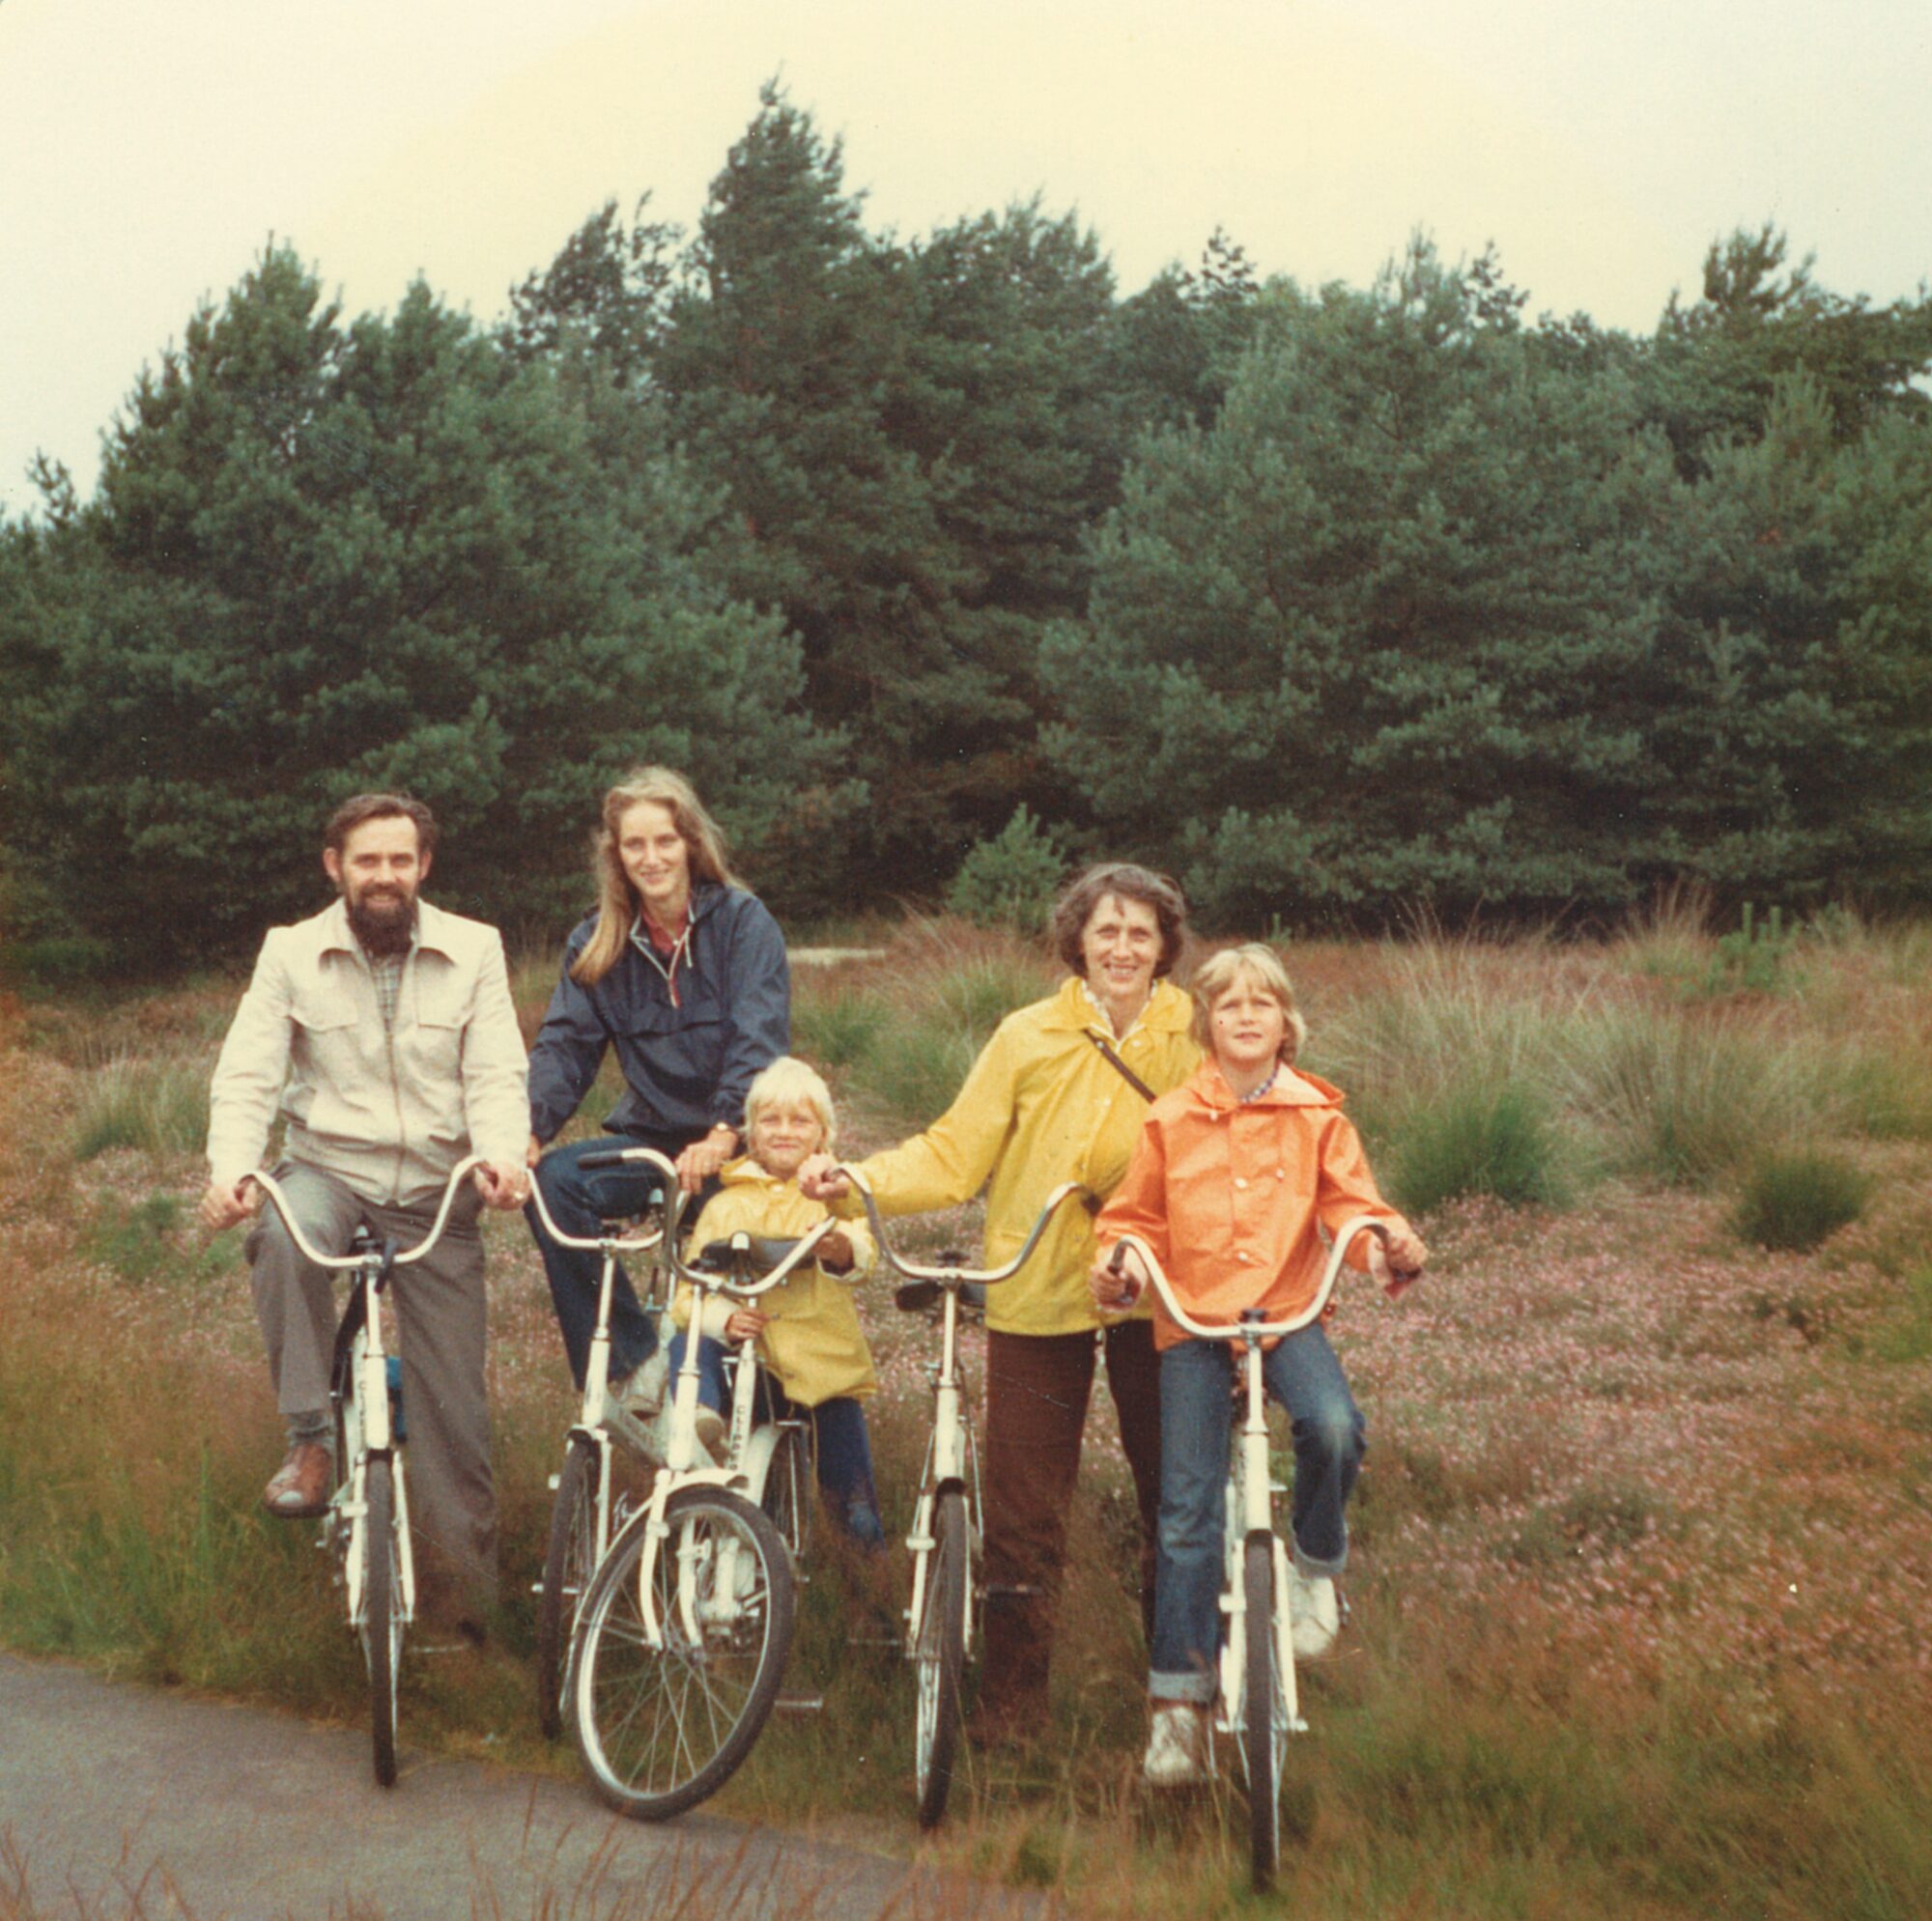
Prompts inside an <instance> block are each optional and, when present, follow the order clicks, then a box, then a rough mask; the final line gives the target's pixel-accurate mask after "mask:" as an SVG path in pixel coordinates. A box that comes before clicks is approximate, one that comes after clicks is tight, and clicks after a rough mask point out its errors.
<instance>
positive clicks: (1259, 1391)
mask: <svg viewBox="0 0 1932 1921" xmlns="http://www.w3.org/2000/svg"><path fill="white" fill-rule="evenodd" d="M1241 1365H1242V1370H1243V1392H1244V1397H1245V1399H1246V1404H1247V1405H1246V1413H1245V1416H1244V1418H1243V1420H1242V1422H1241V1429H1240V1434H1239V1436H1238V1440H1237V1444H1236V1452H1235V1457H1234V1460H1233V1462H1232V1463H1231V1467H1230V1472H1229V1476H1228V1492H1227V1500H1226V1522H1225V1527H1226V1534H1225V1550H1224V1552H1225V1567H1226V1576H1225V1579H1224V1582H1223V1586H1222V1594H1221V1605H1222V1606H1223V1607H1224V1608H1225V1609H1226V1610H1227V1614H1228V1626H1227V1632H1226V1634H1225V1635H1224V1636H1223V1637H1222V1643H1221V1697H1220V1717H1219V1725H1220V1728H1221V1731H1222V1732H1223V1733H1224V1734H1235V1733H1238V1732H1239V1724H1238V1722H1237V1720H1236V1716H1235V1713H1234V1704H1235V1703H1236V1702H1237V1701H1239V1700H1241V1698H1242V1690H1243V1688H1244V1687H1245V1684H1246V1672H1247V1670H1246V1662H1247V1637H1248V1636H1249V1634H1251V1633H1261V1634H1272V1635H1273V1637H1274V1644H1275V1647H1274V1656H1275V1659H1274V1664H1275V1669H1276V1672H1277V1673H1278V1674H1279V1675H1280V1676H1281V1691H1282V1704H1283V1707H1284V1709H1285V1710H1286V1713H1287V1717H1288V1728H1289V1731H1290V1732H1291V1733H1293V1734H1305V1733H1307V1731H1308V1724H1307V1722H1306V1721H1304V1720H1303V1719H1302V1718H1301V1709H1300V1702H1299V1698H1298V1696H1297V1694H1296V1689H1295V1675H1294V1644H1293V1632H1292V1624H1291V1622H1290V1620H1289V1599H1288V1596H1289V1566H1290V1564H1289V1556H1288V1547H1287V1544H1286V1543H1285V1542H1284V1541H1283V1540H1282V1539H1281V1537H1280V1536H1279V1535H1278V1534H1276V1533H1275V1531H1274V1492H1275V1489H1274V1483H1273V1477H1272V1472H1271V1469H1270V1466H1269V1461H1268V1432H1267V1402H1266V1395H1265V1391H1264V1381H1263V1375H1262V1355H1261V1348H1260V1346H1259V1344H1258V1343H1257V1342H1255V1341H1253V1340H1252V1339H1250V1340H1248V1341H1246V1342H1243V1344H1242V1349H1241ZM1258 1539H1259V1540H1265V1541H1266V1542H1267V1544H1268V1552H1269V1559H1270V1561H1271V1563H1272V1573H1273V1579H1272V1581H1271V1583H1270V1592H1271V1594H1272V1596H1273V1600H1274V1605H1273V1607H1272V1609H1271V1610H1270V1615H1271V1618H1270V1619H1268V1620H1266V1621H1259V1622H1256V1621H1250V1620H1249V1619H1248V1618H1247V1613H1248V1604H1247V1592H1246V1583H1245V1581H1244V1580H1243V1578H1242V1568H1243V1563H1244V1560H1245V1558H1246V1550H1247V1544H1248V1542H1249V1541H1251V1540H1258ZM1245 1711H1246V1712H1247V1713H1249V1714H1255V1713H1262V1714H1266V1713H1269V1712H1271V1711H1272V1709H1271V1704H1269V1703H1268V1702H1265V1701H1262V1702H1255V1701H1250V1702H1248V1703H1247V1704H1246V1709H1245Z"/></svg>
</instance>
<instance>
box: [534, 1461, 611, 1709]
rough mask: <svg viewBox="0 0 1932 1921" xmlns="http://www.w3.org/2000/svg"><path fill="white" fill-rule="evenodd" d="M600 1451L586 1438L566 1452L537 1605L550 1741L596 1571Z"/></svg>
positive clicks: (540, 1679)
mask: <svg viewBox="0 0 1932 1921" xmlns="http://www.w3.org/2000/svg"><path fill="white" fill-rule="evenodd" d="M598 1469H599V1462H598V1458H597V1449H596V1447H595V1445H594V1444H593V1443H591V1442H589V1441H586V1440H584V1439H583V1438H582V1436H581V1435H574V1436H572V1438H571V1442H570V1445H569V1447H567V1448H566V1449H565V1450H564V1455H563V1472H562V1473H561V1474H559V1475H558V1476H557V1478H556V1499H555V1501H554V1503H553V1504H552V1507H551V1511H550V1543H549V1545H548V1547H547V1548H546V1549H545V1551H544V1569H543V1591H542V1593H541V1595H540V1596H538V1599H537V1725H538V1727H540V1728H541V1729H542V1730H543V1735H544V1738H545V1739H546V1740H553V1741H554V1740H555V1739H556V1738H557V1737H558V1736H559V1735H561V1734H562V1733H563V1691H564V1688H565V1687H566V1686H567V1685H568V1684H569V1656H570V1644H571V1640H572V1637H573V1635H574V1633H575V1631H576V1627H577V1616H578V1612H579V1610H580V1609H581V1608H582V1604H583V1596H584V1594H585V1592H586V1590H587V1589H588V1588H589V1586H590V1578H591V1576H592V1575H593V1574H594V1573H595V1572H596V1571H597V1502H598V1495H599V1487H600V1483H601V1479H602V1477H601V1476H600V1474H599V1472H598Z"/></svg>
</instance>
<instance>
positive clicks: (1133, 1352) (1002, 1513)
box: [980, 1320, 1160, 1726]
mask: <svg viewBox="0 0 1932 1921" xmlns="http://www.w3.org/2000/svg"><path fill="white" fill-rule="evenodd" d="M1101 1342H1103V1343H1104V1345H1105V1348H1106V1355H1107V1385H1108V1387H1109V1388H1110V1389H1111V1390H1112V1392H1113V1397H1114V1410H1115V1412H1116V1413H1117V1414H1118V1415H1119V1417H1120V1422H1121V1443H1122V1447H1123V1448H1124V1449H1125V1451H1126V1456H1127V1465H1128V1467H1129V1468H1130V1469H1131V1470H1132V1471H1133V1477H1134V1496H1135V1500H1136V1503H1137V1505H1138V1506H1139V1508H1140V1518H1141V1552H1140V1588H1141V1623H1142V1625H1143V1627H1144V1628H1148V1629H1149V1631H1151V1626H1150V1624H1151V1616H1152V1607H1153V1558H1154V1525H1155V1522H1156V1520H1157V1519H1158V1517H1159V1512H1160V1364H1159V1362H1158V1360H1157V1359H1156V1357H1155V1355H1154V1351H1153V1328H1152V1325H1151V1323H1150V1322H1148V1321H1145V1320H1135V1321H1123V1322H1118V1323H1116V1324H1115V1325H1114V1326H1112V1327H1109V1328H1108V1329H1106V1331H1105V1332H1104V1334H1103V1335H1102V1336H1101ZM1095 1344H1096V1343H1095V1341H1094V1336H1093V1335H1091V1334H988V1335H987V1337H986V1488H985V1500H986V1655H985V1666H984V1669H983V1673H982V1679H981V1681H980V1713H981V1714H982V1715H983V1716H984V1717H985V1718H986V1719H987V1720H989V1721H1010V1722H1018V1723H1022V1724H1031V1725H1033V1726H1038V1725H1039V1724H1040V1722H1041V1721H1043V1720H1044V1718H1045V1714H1046V1678H1047V1670H1048V1666H1049V1664H1050V1662H1051V1659H1052V1654H1053V1630H1054V1611H1055V1607H1056V1605H1057V1603H1058V1600H1059V1596H1060V1577H1061V1568H1062V1564H1063V1563H1064V1562H1065V1557H1066V1512H1067V1509H1068V1507H1069V1506H1070V1505H1071V1503H1072V1499H1073V1483H1074V1478H1075V1476H1076V1475H1077V1474H1078V1473H1079V1471H1080V1435H1081V1430H1082V1429H1083V1428H1084V1427H1086V1425H1087V1400H1088V1396H1089V1394H1090V1393H1091V1392H1092V1389H1093V1385H1094V1347H1095Z"/></svg>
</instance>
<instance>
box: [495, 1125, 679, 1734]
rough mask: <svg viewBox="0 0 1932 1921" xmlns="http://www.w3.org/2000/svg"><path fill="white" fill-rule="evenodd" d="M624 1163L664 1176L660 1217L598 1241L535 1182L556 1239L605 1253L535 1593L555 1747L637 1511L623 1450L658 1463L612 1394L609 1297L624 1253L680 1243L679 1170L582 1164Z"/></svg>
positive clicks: (541, 1709)
mask: <svg viewBox="0 0 1932 1921" xmlns="http://www.w3.org/2000/svg"><path fill="white" fill-rule="evenodd" d="M622 1160H631V1161H641V1162H643V1163H645V1164H647V1165H649V1166H653V1167H655V1168H656V1169H657V1171H658V1173H659V1175H660V1177H661V1185H660V1187H659V1190H658V1194H657V1200H656V1217H655V1219H654V1220H653V1219H651V1218H649V1217H646V1218H645V1219H644V1221H643V1222H642V1224H641V1225H640V1226H639V1227H638V1228H637V1229H634V1230H631V1231H622V1230H615V1227H614V1224H613V1223H611V1222H606V1223H605V1224H604V1225H605V1228H606V1231H605V1232H604V1233H602V1234H599V1235H597V1236H596V1237H595V1238H585V1237H582V1236H580V1235H576V1234H566V1233H565V1232H564V1231H563V1230H562V1229H560V1228H559V1227H558V1226H557V1225H556V1223H555V1222H554V1220H552V1219H551V1214H550V1209H549V1207H548V1206H546V1205H545V1203H544V1196H543V1189H542V1187H541V1186H540V1185H538V1183H536V1182H535V1181H532V1182H531V1183H530V1199H531V1201H532V1202H533V1203H534V1204H535V1207H536V1210H537V1213H538V1215H539V1216H540V1217H541V1219H542V1221H543V1225H544V1229H545V1231H546V1232H547V1233H548V1234H549V1235H550V1237H551V1239H552V1240H553V1241H554V1242H555V1243H556V1244H557V1245H558V1246H559V1247H570V1248H582V1249H584V1250H586V1251H588V1252H590V1253H594V1254H596V1255H599V1256H601V1257H602V1261H603V1270H602V1275H601V1278H600V1280H599V1283H598V1289H597V1327H596V1330H595V1332H594V1333H593V1334H592V1335H591V1337H590V1354H589V1359H588V1361H587V1362H586V1364H585V1367H584V1370H583V1400H582V1406H581V1407H580V1408H579V1410H578V1417H577V1421H576V1423H575V1424H574V1425H573V1427H571V1429H570V1433H569V1435H568V1437H567V1438H566V1440H565V1441H564V1448H563V1466H562V1468H561V1469H560V1470H559V1471H558V1472H557V1475H556V1477H555V1479H554V1480H553V1481H552V1483H551V1486H552V1488H553V1489H554V1492H555V1497H556V1498H555V1500H554V1502H553V1503H552V1506H551V1514H550V1540H549V1543H548V1546H547V1548H546V1550H545V1553H544V1569H543V1579H542V1581H541V1582H540V1583H539V1584H538V1588H537V1595H538V1600H537V1722H538V1725H539V1726H540V1727H541V1728H542V1729H543V1732H544V1735H545V1737H546V1738H547V1739H550V1740H554V1739H556V1737H558V1735H560V1734H561V1733H562V1732H563V1697H564V1689H565V1687H566V1686H567V1684H568V1674H567V1669H568V1665H569V1659H568V1657H569V1653H570V1645H571V1638H572V1636H573V1635H574V1634H575V1633H576V1631H577V1617H578V1613H579V1611H580V1610H581V1609H582V1604H583V1596H584V1594H585V1592H586V1591H587V1590H588V1588H589V1586H590V1578H591V1576H592V1575H593V1574H594V1573H595V1572H596V1571H597V1564H598V1563H599V1562H600V1561H602V1560H603V1559H604V1556H605V1554H606V1553H607V1552H608V1551H609V1550H610V1546H611V1537H612V1536H613V1535H614V1534H616V1533H617V1532H618V1530H619V1529H621V1528H622V1526H623V1524H624V1520H625V1518H626V1516H627V1514H628V1512H629V1507H628V1502H629V1498H630V1497H629V1495H628V1494H627V1493H626V1492H625V1491H624V1490H622V1489H621V1488H619V1487H617V1485H616V1483H617V1480H618V1478H619V1471H620V1468H621V1464H622V1463H621V1457H620V1455H619V1452H618V1451H619V1450H620V1449H621V1450H623V1451H624V1453H626V1454H628V1455H631V1456H632V1457H633V1458H634V1459H635V1460H636V1461H637V1463H638V1465H639V1469H640V1470H641V1469H642V1468H643V1467H644V1466H646V1465H647V1464H650V1465H654V1464H655V1456H654V1455H653V1454H652V1452H651V1440H650V1433H649V1430H648V1428H646V1427H644V1425H643V1424H642V1423H641V1422H640V1421H639V1420H638V1419H637V1418H636V1417H635V1416H634V1415H633V1414H632V1413H631V1412H630V1411H629V1410H628V1409H627V1408H626V1407H625V1406H624V1405H623V1404H622V1403H621V1402H620V1401H619V1400H618V1399H616V1398H615V1397H613V1396H612V1395H611V1392H610V1387H611V1290H612V1287H613V1285H614V1284H615V1281H616V1274H617V1258H618V1257H619V1256H620V1255H623V1254H658V1253H660V1252H661V1251H662V1250H663V1249H664V1248H666V1247H667V1246H668V1245H673V1244H675V1242H676V1239H677V1217H678V1208H679V1201H680V1196H679V1192H678V1181H677V1170H676V1169H675V1168H674V1167H673V1166H672V1165H671V1164H670V1162H669V1161H668V1160H667V1159H666V1158H665V1157H664V1155H662V1154H659V1153H657V1152H655V1151H654V1150H652V1149H651V1148H649V1147H638V1148H631V1149H622V1148H612V1149H611V1150H610V1151H609V1152H608V1153H601V1154H586V1155H584V1156H583V1157H582V1162H581V1163H580V1165H581V1166H582V1167H583V1168H584V1169H586V1170H595V1169H597V1168H602V1167H613V1166H615V1165H616V1164H617V1163H618V1162H619V1161H622ZM656 1291H657V1290H656V1289H655V1287H653V1286H652V1285H650V1284H649V1283H648V1282H646V1283H644V1284H643V1285H640V1286H639V1299H640V1301H641V1303H642V1305H643V1309H644V1312H645V1313H646V1314H658V1313H661V1312H662V1309H663V1303H662V1302H660V1301H659V1300H657V1299H656Z"/></svg>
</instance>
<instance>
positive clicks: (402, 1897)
mask: <svg viewBox="0 0 1932 1921" xmlns="http://www.w3.org/2000/svg"><path fill="white" fill-rule="evenodd" d="M1030 1911H1031V1912H1033V1913H1036V1914H1037V1912H1038V1911H1039V1904H1037V1902H1033V1901H1028V1900H1026V1899H1025V1898H1023V1897H1019V1896H1014V1895H1010V1894H1008V1893H1006V1892H1004V1891H1002V1890H999V1889H993V1888H986V1887H982V1886H976V1885H973V1884H970V1883H960V1882H957V1881H953V1880H950V1879H942V1878H941V1877H938V1876H935V1875H929V1874H924V1873H922V1872H920V1871H917V1870H914V1869H910V1868H908V1867H907V1866H906V1865H905V1864H904V1863H902V1862H897V1861H888V1860H882V1859H880V1858H878V1857H876V1856H873V1855H869V1854H866V1853H863V1852H860V1851H858V1850H850V1849H844V1848H838V1847H833V1846H829V1845H826V1844H822V1843H817V1842H810V1841H804V1840H800V1839H798V1838H796V1837H794V1836H790V1835H786V1834H782V1833H777V1832H771V1831H767V1830H764V1829H760V1828H752V1827H746V1826H743V1825H741V1824H739V1823H737V1822H727V1821H724V1820H721V1819H719V1818H717V1817H715V1816H708V1815H706V1814H705V1813H704V1812H703V1811H702V1810H699V1811H698V1812H696V1813H695V1814H690V1815H686V1816H684V1817H683V1818H682V1819H681V1820H678V1821H675V1822H668V1823H665V1824H664V1825H661V1826H646V1825H643V1824H641V1823H639V1822H628V1821H621V1820H614V1819H612V1818H611V1817H610V1816H608V1815H607V1814H606V1812H605V1811H604V1810H603V1809H602V1808H601V1807H600V1806H599V1805H598V1803H597V1802H595V1801H594V1800H593V1799H592V1798H591V1797H590V1794H589V1792H588V1790H587V1789H584V1788H582V1787H579V1786H577V1785H576V1784H573V1783H570V1782H565V1781H554V1780H551V1779H548V1778H546V1777H543V1776H537V1775H530V1774H521V1773H517V1772H514V1771H512V1770H510V1769H507V1768H492V1767H488V1766H483V1765H481V1764H478V1763H473V1762H463V1761H439V1760H434V1759H430V1758H426V1757H424V1756H421V1755H413V1756H412V1755H411V1754H409V1753H408V1751H407V1749H406V1750H405V1753H404V1755H403V1776H402V1779H401V1780H400V1781H399V1782H398V1784H397V1785H396V1787H395V1788H393V1789H390V1790H386V1791H385V1790H384V1789H381V1788H378V1787H376V1786H375V1785H374V1783H373V1781H372V1779H371V1776H370V1771H369V1743H368V1737H367V1736H366V1734H365V1733H364V1732H362V1731H360V1730H352V1729H346V1728H316V1727H311V1726H309V1725H308V1724H307V1723H305V1722H301V1721H298V1720H295V1719H292V1718H290V1717H288V1716H285V1715H281V1714H276V1713H271V1712H269V1711H267V1710H264V1709H253V1708H236V1707H224V1706H221V1705H218V1704H215V1703H211V1702H205V1701H192V1700H185V1699H183V1698H182V1697H180V1696H176V1695H170V1694H157V1693H151V1692H149V1691H148V1690H146V1689H144V1688H140V1687H135V1686H131V1685H128V1684H125V1683H121V1682H115V1681H102V1680H100V1679H99V1678H98V1677H97V1676H94V1675H89V1674H85V1673H82V1672H80V1671H79V1670H77V1669H73V1668H68V1667H62V1666H59V1665H56V1664H54V1663H51V1662H39V1661H25V1660H20V1659H16V1658H14V1657H13V1656H11V1655H5V1654H0V1921H16V1918H17V1921H137V1918H138V1921H185V1917H191V1921H335V1917H340V1921H517V1918H518V1917H529V1921H633V1918H634V1917H635V1921H644V1917H653V1921H672V1917H683V1916H691V1917H693V1921H762V1917H774V1921H777V1918H778V1917H782V1921H792V1917H794V1916H798V1917H812V1918H813V1921H870V1917H874V1916H877V1917H888V1916H890V1917H892V1921H938V1917H941V1916H944V1917H947V1921H955V1917H956V1921H965V1917H980V1916H984V1917H989V1921H990V1917H992V1916H995V1915H998V1916H1006V1915H1009V1914H1010V1915H1019V1914H1023V1913H1027V1912H1030Z"/></svg>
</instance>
